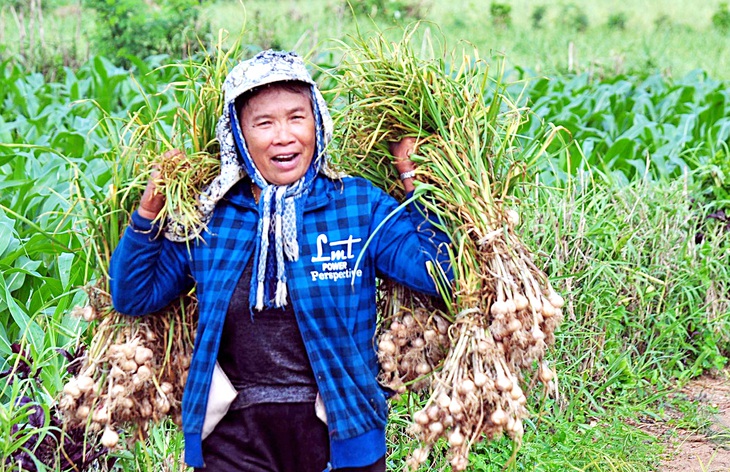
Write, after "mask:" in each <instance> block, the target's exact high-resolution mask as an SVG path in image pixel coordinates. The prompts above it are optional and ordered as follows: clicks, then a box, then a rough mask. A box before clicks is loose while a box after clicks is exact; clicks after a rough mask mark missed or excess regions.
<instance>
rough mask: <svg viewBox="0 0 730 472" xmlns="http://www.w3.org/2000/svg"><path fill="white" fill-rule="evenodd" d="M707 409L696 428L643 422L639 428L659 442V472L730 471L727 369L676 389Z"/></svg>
mask: <svg viewBox="0 0 730 472" xmlns="http://www.w3.org/2000/svg"><path fill="white" fill-rule="evenodd" d="M680 394H681V395H684V396H685V397H686V399H687V400H689V401H691V402H693V403H695V404H697V405H698V406H699V407H700V410H701V411H704V412H707V422H706V423H705V426H703V427H701V428H700V429H699V430H688V429H682V428H678V427H676V426H673V425H672V423H673V422H672V421H665V422H652V423H645V424H644V425H643V426H642V429H645V430H647V431H648V432H649V433H650V434H652V435H654V436H656V437H657V438H658V439H659V440H661V441H663V442H664V443H665V444H666V446H667V449H666V451H667V452H666V455H665V459H664V461H663V462H662V464H661V466H660V467H659V469H658V470H659V471H660V472H730V369H728V370H725V371H724V372H721V373H718V374H716V375H713V376H710V375H706V376H703V377H700V378H698V379H695V380H693V381H692V382H690V383H689V384H688V385H686V386H685V387H684V388H683V389H682V390H681V392H680Z"/></svg>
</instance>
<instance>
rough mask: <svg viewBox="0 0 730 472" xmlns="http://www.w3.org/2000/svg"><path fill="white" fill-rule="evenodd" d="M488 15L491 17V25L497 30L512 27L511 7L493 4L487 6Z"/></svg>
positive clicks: (503, 4) (504, 4) (505, 4)
mask: <svg viewBox="0 0 730 472" xmlns="http://www.w3.org/2000/svg"><path fill="white" fill-rule="evenodd" d="M489 14H490V15H491V16H492V24H493V25H494V26H496V27H498V28H505V27H508V26H510V25H512V7H511V6H510V5H509V4H507V3H497V2H493V3H492V4H491V5H489Z"/></svg>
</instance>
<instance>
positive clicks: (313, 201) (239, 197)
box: [224, 174, 342, 212]
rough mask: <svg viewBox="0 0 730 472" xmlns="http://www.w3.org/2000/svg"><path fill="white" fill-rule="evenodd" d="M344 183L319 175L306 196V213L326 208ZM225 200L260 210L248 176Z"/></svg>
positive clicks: (227, 194)
mask: <svg viewBox="0 0 730 472" xmlns="http://www.w3.org/2000/svg"><path fill="white" fill-rule="evenodd" d="M341 186H342V181H341V180H339V179H337V180H334V179H331V178H329V177H327V176H325V175H322V174H319V175H317V178H315V179H314V182H313V183H312V189H311V191H310V192H309V193H308V194H307V196H306V201H305V202H304V211H305V212H308V211H312V210H317V209H319V208H322V207H324V206H325V205H327V203H329V201H330V200H331V199H332V198H333V195H332V192H337V191H339V189H340V187H341ZM224 199H225V200H227V201H228V202H230V203H231V204H233V205H236V206H239V207H242V208H248V209H253V210H258V206H257V205H256V202H255V201H254V199H253V193H252V192H251V179H250V178H249V177H248V176H246V177H244V178H242V179H241V180H239V181H238V182H237V183H236V184H235V185H234V186H233V187H232V188H231V189H230V190H229V191H228V192H227V193H226V195H225V197H224Z"/></svg>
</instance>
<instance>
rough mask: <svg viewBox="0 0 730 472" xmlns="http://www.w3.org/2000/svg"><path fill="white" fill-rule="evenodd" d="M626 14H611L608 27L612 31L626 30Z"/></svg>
mask: <svg viewBox="0 0 730 472" xmlns="http://www.w3.org/2000/svg"><path fill="white" fill-rule="evenodd" d="M627 20H628V18H627V17H626V13H624V12H620V13H613V14H612V15H610V16H609V17H608V27H609V28H610V29H612V30H621V31H623V30H625V29H626V21H627Z"/></svg>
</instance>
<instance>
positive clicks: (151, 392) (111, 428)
mask: <svg viewBox="0 0 730 472" xmlns="http://www.w3.org/2000/svg"><path fill="white" fill-rule="evenodd" d="M92 290H94V289H92ZM90 300H91V302H92V304H90V305H87V306H86V307H84V308H76V309H74V314H77V315H80V316H82V317H83V318H84V319H86V320H92V321H93V320H99V321H98V324H97V325H96V326H94V327H93V328H94V337H93V339H92V342H91V345H90V346H89V348H88V350H87V351H86V354H85V355H84V356H83V357H82V358H81V359H79V360H78V361H79V362H80V363H81V366H80V367H79V368H78V373H77V374H76V375H75V376H73V377H72V378H71V379H69V381H68V382H67V383H66V385H65V386H64V388H63V395H62V397H61V398H60V400H59V403H58V405H59V409H60V411H62V412H63V414H64V422H65V423H66V425H68V426H71V427H75V426H86V427H87V428H88V430H89V431H91V432H99V431H103V434H102V437H101V442H102V444H103V445H104V446H105V447H107V448H114V447H117V446H118V443H119V435H118V433H117V429H118V428H120V427H122V426H123V425H124V427H125V428H126V429H130V427H131V429H136V430H137V433H138V436H139V438H144V437H145V436H146V433H147V428H148V426H149V423H150V421H153V422H159V421H161V420H162V419H163V418H165V417H166V416H168V415H170V416H172V418H173V421H175V422H176V423H177V424H178V425H179V424H181V402H182V392H183V388H184V386H185V381H186V379H187V372H188V367H189V365H190V360H191V349H190V346H192V345H193V339H192V336H193V333H194V324H195V322H194V316H195V314H196V304H195V299H194V298H192V297H189V298H186V303H185V305H184V308H181V304H179V303H178V304H172V305H170V307H169V308H168V309H166V310H165V312H164V313H163V314H154V315H149V316H145V317H128V316H125V315H122V314H119V313H117V312H115V311H114V310H113V309H112V307H111V306H110V300H109V299H108V296H107V297H99V296H97V297H94V298H92V297H90ZM131 437H132V438H134V434H132V435H131Z"/></svg>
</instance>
